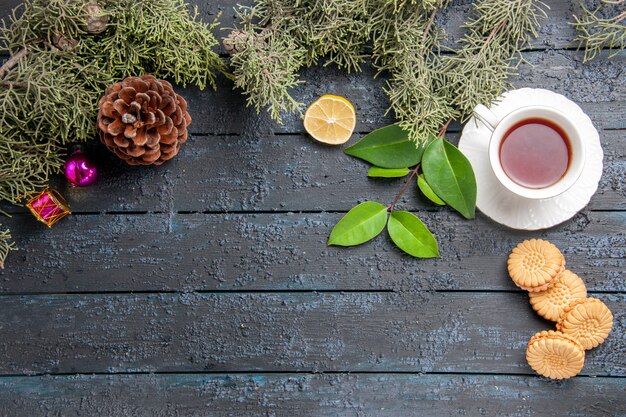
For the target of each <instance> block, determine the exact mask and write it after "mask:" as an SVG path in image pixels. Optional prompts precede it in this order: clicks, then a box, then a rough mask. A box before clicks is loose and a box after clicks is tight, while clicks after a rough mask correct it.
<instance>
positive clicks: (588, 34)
mask: <svg viewBox="0 0 626 417" xmlns="http://www.w3.org/2000/svg"><path fill="white" fill-rule="evenodd" d="M602 3H604V4H608V5H614V6H620V5H621V4H623V3H624V1H623V0H617V1H608V0H603V1H602ZM581 7H582V9H583V13H582V14H581V15H580V16H576V15H574V22H573V23H572V22H570V25H572V26H574V28H575V29H576V31H577V32H578V34H577V36H576V39H575V41H576V42H578V48H579V49H580V48H582V49H583V50H584V57H583V62H587V61H591V60H592V59H594V58H595V57H596V56H598V54H599V53H600V52H601V51H602V49H603V48H605V47H608V48H609V49H610V52H609V58H612V57H614V56H615V55H617V54H618V53H619V52H621V51H623V50H624V47H626V25H625V24H623V23H622V22H623V21H624V19H626V10H624V11H622V12H621V13H618V14H617V15H615V16H612V17H608V18H604V17H601V16H600V8H597V9H596V10H594V11H590V10H589V9H587V8H586V7H585V6H584V5H582V4H581Z"/></svg>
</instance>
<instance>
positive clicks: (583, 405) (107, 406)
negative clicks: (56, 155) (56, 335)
mask: <svg viewBox="0 0 626 417" xmlns="http://www.w3.org/2000/svg"><path fill="white" fill-rule="evenodd" d="M623 393H624V381H623V380H621V379H616V378H593V379H592V378H576V379H573V380H569V381H564V382H551V381H547V380H544V379H540V378H526V377H519V376H473V375H403V374H399V375H398V374H395V375H394V374H391V375H390V374H382V375H363V374H357V375H345V374H339V375H299V374H244V375H225V374H215V375H197V374H191V375H189V374H186V375H108V376H105V375H76V376H62V377H49V376H47V377H10V378H0V403H2V404H3V407H2V408H3V409H2V410H0V415H2V416H5V417H17V416H20V417H21V416H24V415H31V416H35V415H38V416H43V415H46V416H56V415H63V416H69V415H80V416H123V415H124V416H127V415H132V416H134V417H143V416H145V417H171V416H178V417H185V416H189V417H191V416H245V415H257V416H258V415H264V416H265V415H267V416H276V417H281V416H285V417H293V416H298V417H305V416H312V417H313V416H314V417H331V416H337V415H358V416H362V417H386V416H389V417H395V416H400V415H428V416H432V417H452V416H458V415H489V416H504V415H506V416H522V415H524V416H526V415H542V414H543V413H544V412H545V410H550V413H551V414H552V415H558V416H591V415H593V416H598V417H599V416H621V415H624V414H626V404H625V403H624V400H623Z"/></svg>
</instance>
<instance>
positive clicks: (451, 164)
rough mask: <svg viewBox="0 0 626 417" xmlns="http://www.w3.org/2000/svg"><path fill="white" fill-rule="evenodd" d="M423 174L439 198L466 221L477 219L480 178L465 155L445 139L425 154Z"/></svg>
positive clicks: (441, 139) (429, 146)
mask: <svg viewBox="0 0 626 417" xmlns="http://www.w3.org/2000/svg"><path fill="white" fill-rule="evenodd" d="M422 170H423V171H424V177H425V179H426V181H427V182H428V185H430V187H431V188H432V190H433V191H434V192H435V194H437V196H439V197H440V198H441V199H442V200H443V201H445V202H446V203H447V204H448V205H449V206H450V207H452V208H453V209H455V210H456V211H458V212H459V213H461V214H462V215H463V217H465V218H467V219H473V218H474V216H475V212H476V177H475V176H474V170H473V169H472V165H471V164H470V162H469V161H468V160H467V158H466V157H465V155H463V154H462V153H461V151H459V150H458V149H457V148H456V147H455V146H454V145H452V144H451V143H449V142H448V141H446V140H444V139H443V138H437V139H435V140H434V141H433V142H431V143H430V145H428V147H427V148H426V150H425V151H424V157H423V158H422Z"/></svg>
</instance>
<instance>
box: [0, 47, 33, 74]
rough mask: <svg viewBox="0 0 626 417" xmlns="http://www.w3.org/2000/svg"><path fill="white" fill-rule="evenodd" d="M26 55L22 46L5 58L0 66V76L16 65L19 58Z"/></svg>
mask: <svg viewBox="0 0 626 417" xmlns="http://www.w3.org/2000/svg"><path fill="white" fill-rule="evenodd" d="M26 55H28V49H27V48H22V49H20V50H19V51H17V52H16V53H15V54H14V55H11V56H10V57H9V59H7V60H6V62H5V63H4V64H2V66H0V78H2V77H4V75H5V74H6V73H7V72H9V71H10V70H11V69H12V68H13V67H14V66H16V65H17V63H18V62H19V61H20V59H22V58H24V57H25V56H26Z"/></svg>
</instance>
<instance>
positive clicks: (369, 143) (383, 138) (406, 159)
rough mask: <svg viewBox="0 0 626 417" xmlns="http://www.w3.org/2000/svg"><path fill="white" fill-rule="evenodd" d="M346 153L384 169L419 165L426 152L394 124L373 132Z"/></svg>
mask: <svg viewBox="0 0 626 417" xmlns="http://www.w3.org/2000/svg"><path fill="white" fill-rule="evenodd" d="M344 152H345V153H346V154H348V155H350V156H354V157H356V158H360V159H363V160H365V161H367V162H369V163H371V164H373V165H376V166H379V167H382V168H404V167H410V166H413V165H417V164H418V163H419V162H420V160H421V159H422V153H423V152H424V150H423V148H418V147H416V145H415V142H413V141H411V140H410V139H409V136H408V133H407V132H406V131H405V130H402V129H401V128H400V126H398V125H397V124H393V125H389V126H385V127H382V128H380V129H377V130H375V131H373V132H372V133H370V134H368V135H366V136H365V137H364V138H363V139H361V140H360V141H358V142H357V143H355V144H354V145H352V146H350V147H349V148H347V149H346V150H345V151H344Z"/></svg>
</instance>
